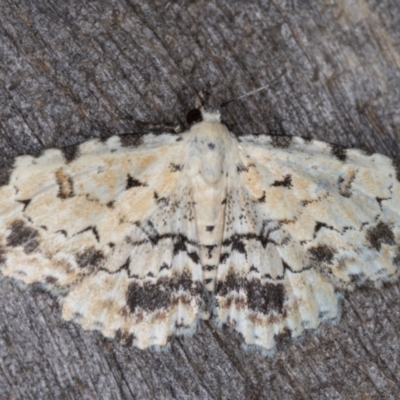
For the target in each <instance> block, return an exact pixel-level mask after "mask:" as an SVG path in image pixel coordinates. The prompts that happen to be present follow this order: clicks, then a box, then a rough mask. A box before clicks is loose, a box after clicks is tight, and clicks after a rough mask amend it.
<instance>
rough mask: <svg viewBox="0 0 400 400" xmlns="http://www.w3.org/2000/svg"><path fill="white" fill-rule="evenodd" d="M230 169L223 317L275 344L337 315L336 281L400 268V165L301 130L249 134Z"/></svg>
mask: <svg viewBox="0 0 400 400" xmlns="http://www.w3.org/2000/svg"><path fill="white" fill-rule="evenodd" d="M241 139H242V141H241V143H240V144H239V154H240V157H239V158H240V164H241V167H240V168H238V169H237V171H238V172H237V176H236V177H235V178H234V179H230V184H229V186H230V187H229V188H228V192H229V193H230V196H229V199H228V200H227V205H226V207H227V215H228V218H226V221H227V222H226V225H225V232H224V240H223V246H222V253H221V264H220V267H219V270H218V276H217V286H216V306H217V314H218V317H219V320H220V322H221V323H226V322H227V323H229V324H231V325H232V326H233V327H235V329H236V330H238V331H239V332H240V333H241V334H242V336H243V338H244V341H245V343H246V344H248V345H253V344H255V345H259V346H261V347H264V348H266V349H267V350H271V349H273V348H274V346H275V342H276V336H279V335H282V334H283V335H288V334H290V335H291V336H294V337H296V336H299V335H300V334H301V333H302V331H303V330H304V329H308V328H313V329H315V328H317V327H318V326H319V325H320V323H321V322H324V321H327V320H336V319H337V318H338V317H339V305H338V297H337V294H336V292H335V288H339V289H342V288H349V289H352V288H353V287H354V285H361V284H373V285H377V284H379V283H380V282H382V281H385V280H391V279H394V278H396V277H397V276H398V272H399V266H400V246H399V243H400V216H399V214H400V213H399V206H398V204H399V201H400V185H399V179H400V168H399V165H398V164H397V163H396V162H394V161H392V160H390V159H388V158H387V157H385V156H382V155H379V154H373V155H367V154H365V153H363V152H361V151H359V150H348V149H344V148H340V147H336V146H332V145H329V144H326V143H321V142H317V141H307V140H304V139H301V138H297V137H292V138H290V137H268V136H264V137H262V136H260V137H255V136H246V137H244V138H241Z"/></svg>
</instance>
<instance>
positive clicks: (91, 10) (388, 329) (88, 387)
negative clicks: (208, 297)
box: [0, 0, 400, 399]
mask: <svg viewBox="0 0 400 400" xmlns="http://www.w3.org/2000/svg"><path fill="white" fill-rule="evenodd" d="M284 69H286V74H285V75H284V76H283V77H282V78H280V79H279V80H278V81H277V82H275V83H274V84H273V85H272V86H271V88H270V89H269V90H267V91H263V92H260V93H258V94H257V95H255V96H253V97H249V98H247V99H246V100H245V101H238V102H236V103H232V104H231V105H229V106H228V107H227V108H226V111H225V114H224V115H223V117H224V120H225V122H226V123H227V124H228V126H229V127H230V128H231V130H233V131H234V132H235V133H237V134H242V133H245V132H246V133H255V132H264V133H271V134H282V135H302V136H310V137H313V138H317V139H320V140H324V141H327V142H332V143H337V144H341V145H348V146H352V147H364V148H368V149H369V150H373V151H376V152H380V153H384V154H386V155H389V156H391V157H396V156H397V157H398V158H400V145H399V143H400V108H399V106H400V3H399V2H398V1H397V0H384V1H377V0H376V1H375V0H333V1H332V0H329V1H328V0H318V1H302V0H301V1H300V0H298V1H296V0H292V1H284V0H272V1H259V2H239V1H234V2H233V1H229V0H226V1H206V0H204V1H203V0H201V1H195V2H185V1H179V2H174V1H161V0H159V1H155V2H147V1H139V0H136V1H135V0H130V1H123V0H109V1H107V0H99V1H91V2H89V1H88V2H82V1H80V0H71V1H68V2H62V1H58V2H57V1H54V0H53V1H49V0H41V1H28V0H21V1H18V2H15V1H11V0H2V1H1V6H0V74H1V76H0V78H1V79H0V82H1V86H0V113H1V117H0V135H1V142H0V156H1V158H2V160H4V161H7V160H10V159H11V158H12V157H13V156H15V155H18V154H22V153H35V152H38V151H40V149H43V148H50V147H61V146H65V145H68V144H73V143H79V142H82V141H83V140H85V139H88V138H92V137H98V136H107V135H111V134H117V133H125V132H134V131H137V130H138V128H137V125H136V124H135V121H136V120H141V121H149V122H159V121H166V122H170V123H174V122H182V123H183V122H184V118H185V115H186V112H187V110H188V109H189V108H190V107H191V106H192V105H193V104H194V96H195V94H196V93H197V91H199V90H200V89H203V88H204V87H206V86H207V84H209V85H210V87H211V88H212V97H213V100H214V101H215V103H216V104H218V103H219V102H221V101H223V100H227V99H230V98H231V97H233V96H237V95H240V94H243V93H244V92H246V91H250V90H252V89H255V88H257V87H259V86H261V85H263V84H265V83H268V82H270V81H271V80H273V79H274V78H275V77H277V76H279V75H280V74H281V73H282V71H283V70H284ZM399 299H400V284H399V283H395V284H392V285H385V286H384V287H383V288H382V289H381V290H376V289H361V290H359V291H357V292H354V293H348V294H346V295H345V299H344V301H343V317H342V321H341V323H340V324H339V325H337V326H324V327H322V329H321V330H320V331H319V332H318V333H315V332H310V333H307V334H306V335H305V336H304V338H303V340H302V341H300V342H291V341H288V343H282V344H281V345H280V347H279V351H278V352H277V353H276V355H275V356H274V357H273V358H264V357H263V356H262V355H261V354H259V353H246V352H244V351H243V350H242V349H241V348H240V345H239V343H238V341H237V338H236V336H235V335H234V334H233V333H232V332H230V331H229V330H228V329H225V330H217V329H214V327H213V324H212V322H207V323H202V324H201V325H200V327H199V329H198V332H197V334H196V335H195V336H194V337H193V338H191V339H182V338H178V339H176V340H174V341H173V343H172V345H171V348H170V349H168V350H166V351H165V352H161V353H160V352H155V351H140V350H137V349H135V348H124V347H122V346H121V345H119V344H118V343H116V342H115V341H110V340H107V339H105V338H104V337H103V336H102V335H101V334H99V333H98V332H86V331H83V330H82V329H81V327H80V326H78V325H75V324H73V323H67V322H64V321H63V320H62V319H61V318H60V313H59V306H58V304H57V300H56V299H54V298H52V297H51V296H50V295H49V294H48V293H43V292H41V291H39V290H37V289H32V288H30V289H21V288H20V287H19V286H18V285H17V284H16V283H15V282H13V281H10V280H4V279H3V280H2V281H1V283H0V360H1V361H0V371H1V372H0V398H2V399H130V398H135V399H264V398H265V399H266V398H268V399H301V398H304V399H311V398H312V399H390V398H393V399H395V398H398V396H399V394H398V393H399V392H400V382H399V377H400V340H399V339H400V333H399V332H400V300H399Z"/></svg>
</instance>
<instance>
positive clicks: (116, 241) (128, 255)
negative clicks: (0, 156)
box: [0, 134, 202, 348]
mask: <svg viewBox="0 0 400 400" xmlns="http://www.w3.org/2000/svg"><path fill="white" fill-rule="evenodd" d="M185 156H186V149H185V144H184V141H182V138H181V137H180V136H176V135H166V134H164V135H158V136H155V135H146V136H144V137H142V138H137V137H136V138H134V137H129V136H123V137H111V138H109V139H108V140H107V141H100V140H92V141H89V142H85V143H83V144H81V145H79V146H78V147H76V148H68V149H67V150H64V151H61V150H47V151H45V152H44V153H43V155H41V156H40V157H37V158H35V157H31V156H22V157H19V158H17V159H16V161H15V163H14V164H13V166H12V167H11V168H8V170H5V169H3V173H2V175H1V176H2V183H3V186H1V188H0V210H1V214H0V246H1V247H0V251H1V252H0V254H1V266H0V270H1V272H2V274H3V275H5V276H9V277H13V278H16V279H19V280H21V281H22V282H24V283H25V284H32V283H41V284H43V285H44V286H45V287H46V288H48V289H51V290H53V291H55V292H56V293H58V294H63V300H62V304H63V311H62V314H63V317H64V318H65V319H67V320H71V319H75V320H77V321H78V322H79V323H80V324H81V325H82V326H83V327H84V328H85V329H99V330H101V331H102V332H103V333H104V334H105V335H106V336H111V337H117V338H119V339H121V340H122V341H123V342H125V343H127V344H132V343H133V344H134V345H136V346H138V347H141V348H144V347H147V346H150V345H163V344H166V343H167V341H168V339H169V338H170V336H171V335H173V334H174V333H192V332H193V331H194V327H195V324H196V322H197V318H198V311H199V307H200V305H201V295H202V277H201V266H200V265H199V262H198V254H197V253H198V249H197V247H198V246H197V241H196V233H195V228H194V221H193V218H190V216H191V215H192V214H193V201H192V199H191V191H190V187H188V185H187V183H186V182H185V175H184V171H183V167H184V163H185Z"/></svg>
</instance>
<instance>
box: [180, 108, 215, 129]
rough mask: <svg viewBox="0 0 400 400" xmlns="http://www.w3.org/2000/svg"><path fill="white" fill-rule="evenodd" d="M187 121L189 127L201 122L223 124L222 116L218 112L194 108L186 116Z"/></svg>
mask: <svg viewBox="0 0 400 400" xmlns="http://www.w3.org/2000/svg"><path fill="white" fill-rule="evenodd" d="M186 121H187V122H188V124H189V125H194V124H197V123H199V122H203V121H207V122H221V114H220V112H219V111H217V110H206V109H205V108H204V107H201V108H194V109H192V110H190V111H189V112H188V113H187V115H186Z"/></svg>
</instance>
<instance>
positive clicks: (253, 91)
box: [220, 69, 286, 107]
mask: <svg viewBox="0 0 400 400" xmlns="http://www.w3.org/2000/svg"><path fill="white" fill-rule="evenodd" d="M285 73H286V69H284V70H283V72H282V73H281V74H280V75H279V76H278V77H276V78H275V79H273V80H272V81H271V82H269V83H267V84H266V85H264V86H261V87H259V88H258V89H255V90H252V91H251V92H248V93H245V94H242V95H241V96H238V97H235V98H233V99H231V100H228V101H224V102H223V103H221V105H220V107H226V106H227V105H228V104H229V103H232V102H233V101H236V100H240V99H243V98H244V97H248V96H251V95H252V94H254V93H257V92H260V91H261V90H264V89H267V88H269V87H270V86H271V85H273V84H274V83H275V82H276V81H278V80H279V79H281V78H282V76H283V75H285Z"/></svg>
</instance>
